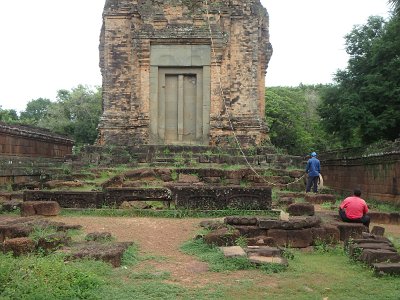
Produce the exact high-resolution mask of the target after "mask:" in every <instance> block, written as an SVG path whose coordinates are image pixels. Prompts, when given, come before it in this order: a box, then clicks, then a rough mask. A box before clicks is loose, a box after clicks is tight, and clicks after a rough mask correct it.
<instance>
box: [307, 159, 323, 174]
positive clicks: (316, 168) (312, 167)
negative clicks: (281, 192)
mask: <svg viewBox="0 0 400 300" xmlns="http://www.w3.org/2000/svg"><path fill="white" fill-rule="evenodd" d="M320 172H321V166H320V164H319V160H318V159H317V158H316V157H311V158H310V159H309V160H308V162H307V166H306V173H307V174H308V176H319V173H320Z"/></svg>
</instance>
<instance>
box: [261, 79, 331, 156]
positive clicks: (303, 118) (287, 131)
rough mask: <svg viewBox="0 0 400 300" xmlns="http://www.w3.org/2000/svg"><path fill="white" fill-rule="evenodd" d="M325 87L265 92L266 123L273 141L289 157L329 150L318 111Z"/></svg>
mask: <svg viewBox="0 0 400 300" xmlns="http://www.w3.org/2000/svg"><path fill="white" fill-rule="evenodd" d="M322 88H323V86H304V85H300V86H299V87H271V88H267V89H266V101H265V102H266V105H265V106H266V111H265V116H266V120H267V124H268V125H269V126H270V138H271V142H272V143H273V144H274V145H275V146H276V147H278V148H281V149H285V150H286V151H287V152H288V153H290V154H299V155H303V154H305V153H308V152H311V150H317V151H320V150H322V149H325V148H326V145H327V143H326V141H327V140H326V139H325V138H324V132H323V131H322V129H321V126H320V123H319V116H318V114H317V111H316V108H317V106H318V105H319V102H320V97H319V91H320V89H322Z"/></svg>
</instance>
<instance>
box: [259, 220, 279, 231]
mask: <svg viewBox="0 0 400 300" xmlns="http://www.w3.org/2000/svg"><path fill="white" fill-rule="evenodd" d="M280 224H281V223H280V221H279V220H275V219H259V220H258V227H260V228H262V229H276V228H279V227H280Z"/></svg>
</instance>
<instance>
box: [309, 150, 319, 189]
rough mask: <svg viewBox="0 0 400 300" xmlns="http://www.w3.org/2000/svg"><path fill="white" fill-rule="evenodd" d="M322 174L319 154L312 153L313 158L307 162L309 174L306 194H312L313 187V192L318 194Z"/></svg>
mask: <svg viewBox="0 0 400 300" xmlns="http://www.w3.org/2000/svg"><path fill="white" fill-rule="evenodd" d="M320 172H321V166H320V163H319V160H318V159H317V153H315V152H312V153H311V158H310V159H309V160H308V162H307V166H306V173H307V174H308V178H307V186H306V193H308V192H310V190H311V186H313V192H314V193H317V192H318V180H319V173H320Z"/></svg>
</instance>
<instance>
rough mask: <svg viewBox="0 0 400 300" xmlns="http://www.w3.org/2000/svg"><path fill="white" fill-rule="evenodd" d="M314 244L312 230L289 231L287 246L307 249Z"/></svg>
mask: <svg viewBox="0 0 400 300" xmlns="http://www.w3.org/2000/svg"><path fill="white" fill-rule="evenodd" d="M312 243H313V238H312V233H311V229H309V228H307V229H300V230H287V245H288V246H289V247H293V248H307V247H309V246H311V245H312Z"/></svg>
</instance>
